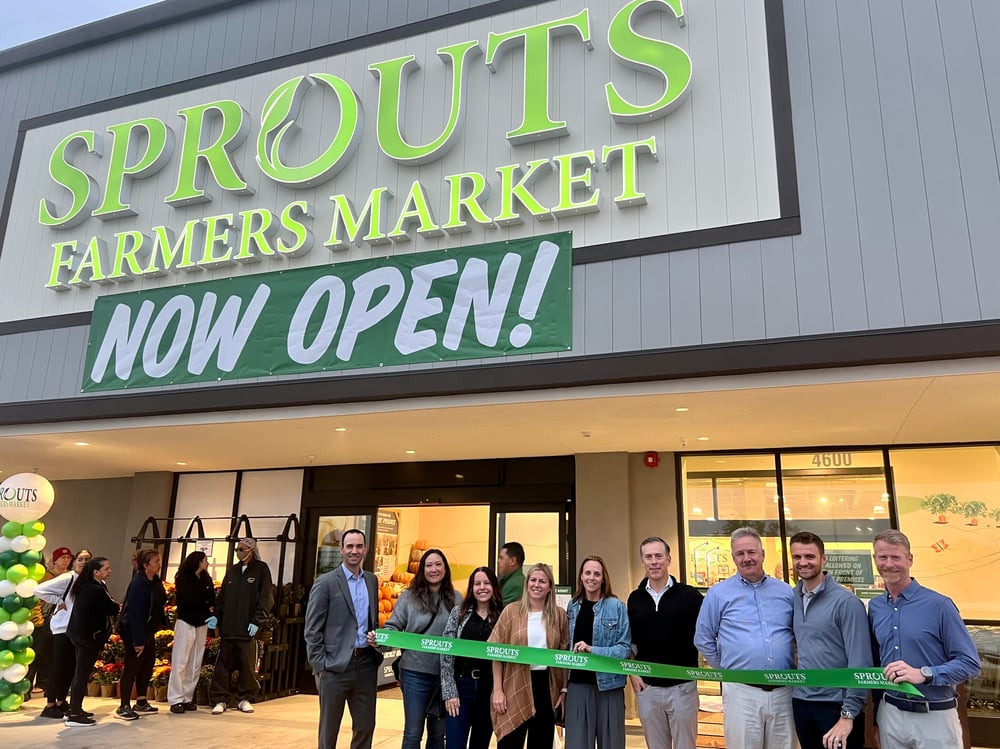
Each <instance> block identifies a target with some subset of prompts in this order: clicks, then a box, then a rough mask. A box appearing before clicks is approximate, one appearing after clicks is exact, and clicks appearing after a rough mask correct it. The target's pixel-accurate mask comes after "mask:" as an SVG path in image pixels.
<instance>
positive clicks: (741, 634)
mask: <svg viewBox="0 0 1000 749" xmlns="http://www.w3.org/2000/svg"><path fill="white" fill-rule="evenodd" d="M729 541H730V547H731V549H732V553H733V562H734V563H735V564H736V569H737V574H735V575H733V576H732V577H730V578H728V579H726V580H723V581H722V582H721V583H718V584H717V585H715V586H713V587H712V588H710V589H709V591H708V595H706V596H705V603H704V604H702V607H701V613H700V614H699V615H698V625H697V627H696V629H695V636H694V644H695V645H696V646H697V647H698V650H700V651H701V652H702V655H704V656H705V660H707V661H708V663H709V664H710V665H711V666H712V667H713V668H732V669H748V670H766V669H791V668H795V660H794V655H793V650H794V647H793V642H794V637H793V635H792V595H793V594H792V589H791V587H789V586H788V585H787V584H786V583H784V582H782V581H781V580H776V579H775V578H773V577H768V576H767V575H766V574H764V546H763V544H762V543H761V540H760V534H759V533H757V531H756V530H754V529H753V528H739V529H737V530H735V531H733V533H732V535H731V536H730V539H729ZM722 722H723V728H724V730H725V734H726V746H736V747H740V748H741V749H788V747H790V746H793V745H794V742H795V732H794V727H793V723H792V688H791V687H776V686H770V685H769V686H753V685H749V684H723V685H722Z"/></svg>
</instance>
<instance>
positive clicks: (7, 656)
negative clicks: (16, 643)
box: [0, 650, 15, 681]
mask: <svg viewBox="0 0 1000 749" xmlns="http://www.w3.org/2000/svg"><path fill="white" fill-rule="evenodd" d="M14 659H15V654H14V653H12V652H11V651H9V650H0V671H2V670H3V669H5V668H10V667H11V666H13V665H14V662H15V661H14ZM0 681H2V679H0Z"/></svg>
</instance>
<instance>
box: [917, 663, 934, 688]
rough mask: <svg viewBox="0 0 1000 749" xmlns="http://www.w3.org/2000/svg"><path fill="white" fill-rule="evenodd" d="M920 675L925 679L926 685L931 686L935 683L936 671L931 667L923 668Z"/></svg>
mask: <svg viewBox="0 0 1000 749" xmlns="http://www.w3.org/2000/svg"><path fill="white" fill-rule="evenodd" d="M920 674H921V676H923V677H924V684H930V683H931V682H932V681H934V670H933V669H932V668H931V667H930V666H921V667H920Z"/></svg>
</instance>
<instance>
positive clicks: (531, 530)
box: [497, 512, 562, 582]
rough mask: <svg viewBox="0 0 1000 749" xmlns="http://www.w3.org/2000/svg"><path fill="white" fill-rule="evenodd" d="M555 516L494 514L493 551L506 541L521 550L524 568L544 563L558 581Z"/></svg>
mask: <svg viewBox="0 0 1000 749" xmlns="http://www.w3.org/2000/svg"><path fill="white" fill-rule="evenodd" d="M561 529H562V528H561V524H560V522H559V513H558V512H501V513H498V514H497V550H498V551H499V549H500V547H501V546H503V545H504V544H505V543H507V542H508V541H517V542H519V543H520V544H521V545H522V546H523V547H524V566H525V567H526V568H527V567H530V566H531V565H533V564H537V563H538V562H544V563H545V564H547V565H549V566H550V567H552V572H553V574H554V575H555V576H556V581H557V582H558V581H559V579H560V565H559V536H560V532H561Z"/></svg>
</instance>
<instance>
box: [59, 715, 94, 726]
mask: <svg viewBox="0 0 1000 749" xmlns="http://www.w3.org/2000/svg"><path fill="white" fill-rule="evenodd" d="M95 723H97V721H96V720H94V719H93V718H89V717H87V716H86V715H84V714H83V713H79V714H77V715H67V716H66V725H67V726H73V727H81V728H82V727H83V726H92V725H94V724H95Z"/></svg>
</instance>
